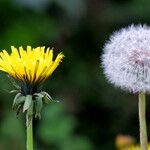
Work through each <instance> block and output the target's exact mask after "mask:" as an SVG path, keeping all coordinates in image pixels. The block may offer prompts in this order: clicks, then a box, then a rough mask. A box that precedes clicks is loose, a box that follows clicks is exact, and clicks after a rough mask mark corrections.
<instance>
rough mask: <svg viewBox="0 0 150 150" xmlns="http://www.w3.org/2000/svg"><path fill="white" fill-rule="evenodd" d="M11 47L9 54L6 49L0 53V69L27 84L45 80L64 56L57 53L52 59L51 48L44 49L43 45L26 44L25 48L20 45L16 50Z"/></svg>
mask: <svg viewBox="0 0 150 150" xmlns="http://www.w3.org/2000/svg"><path fill="white" fill-rule="evenodd" d="M11 49H12V53H11V54H8V53H7V51H6V50H3V51H2V52H1V53H0V70H2V71H4V72H6V73H8V74H9V75H10V76H12V77H13V78H15V79H17V80H19V81H22V82H25V83H27V84H29V85H33V84H39V83H41V82H42V81H44V80H46V79H47V78H48V77H49V76H50V75H51V74H52V73H53V71H54V70H55V69H56V68H57V66H58V65H59V63H60V62H61V60H62V58H63V57H64V55H63V54H62V53H59V54H58V55H57V57H56V59H55V61H53V49H50V48H47V49H45V47H37V48H32V47H31V46H27V50H24V49H23V48H22V47H19V50H18V49H17V48H15V47H14V46H12V47H11Z"/></svg>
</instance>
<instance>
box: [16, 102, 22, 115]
mask: <svg viewBox="0 0 150 150" xmlns="http://www.w3.org/2000/svg"><path fill="white" fill-rule="evenodd" d="M21 110H22V105H21V104H20V105H18V106H17V108H16V111H17V116H18V115H19V113H20V112H21Z"/></svg>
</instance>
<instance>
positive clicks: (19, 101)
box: [12, 95, 26, 110]
mask: <svg viewBox="0 0 150 150" xmlns="http://www.w3.org/2000/svg"><path fill="white" fill-rule="evenodd" d="M25 98H26V97H25V96H22V95H21V96H19V97H18V98H17V99H16V100H15V103H14V104H13V106H12V109H13V110H16V108H17V107H18V106H19V105H20V104H23V103H24V102H25Z"/></svg>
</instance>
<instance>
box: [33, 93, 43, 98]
mask: <svg viewBox="0 0 150 150" xmlns="http://www.w3.org/2000/svg"><path fill="white" fill-rule="evenodd" d="M33 95H34V96H35V97H41V98H43V96H44V95H43V94H41V93H34V94H33Z"/></svg>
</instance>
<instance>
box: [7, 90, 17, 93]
mask: <svg viewBox="0 0 150 150" xmlns="http://www.w3.org/2000/svg"><path fill="white" fill-rule="evenodd" d="M18 92H19V90H11V91H10V92H9V93H10V94H11V93H18Z"/></svg>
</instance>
